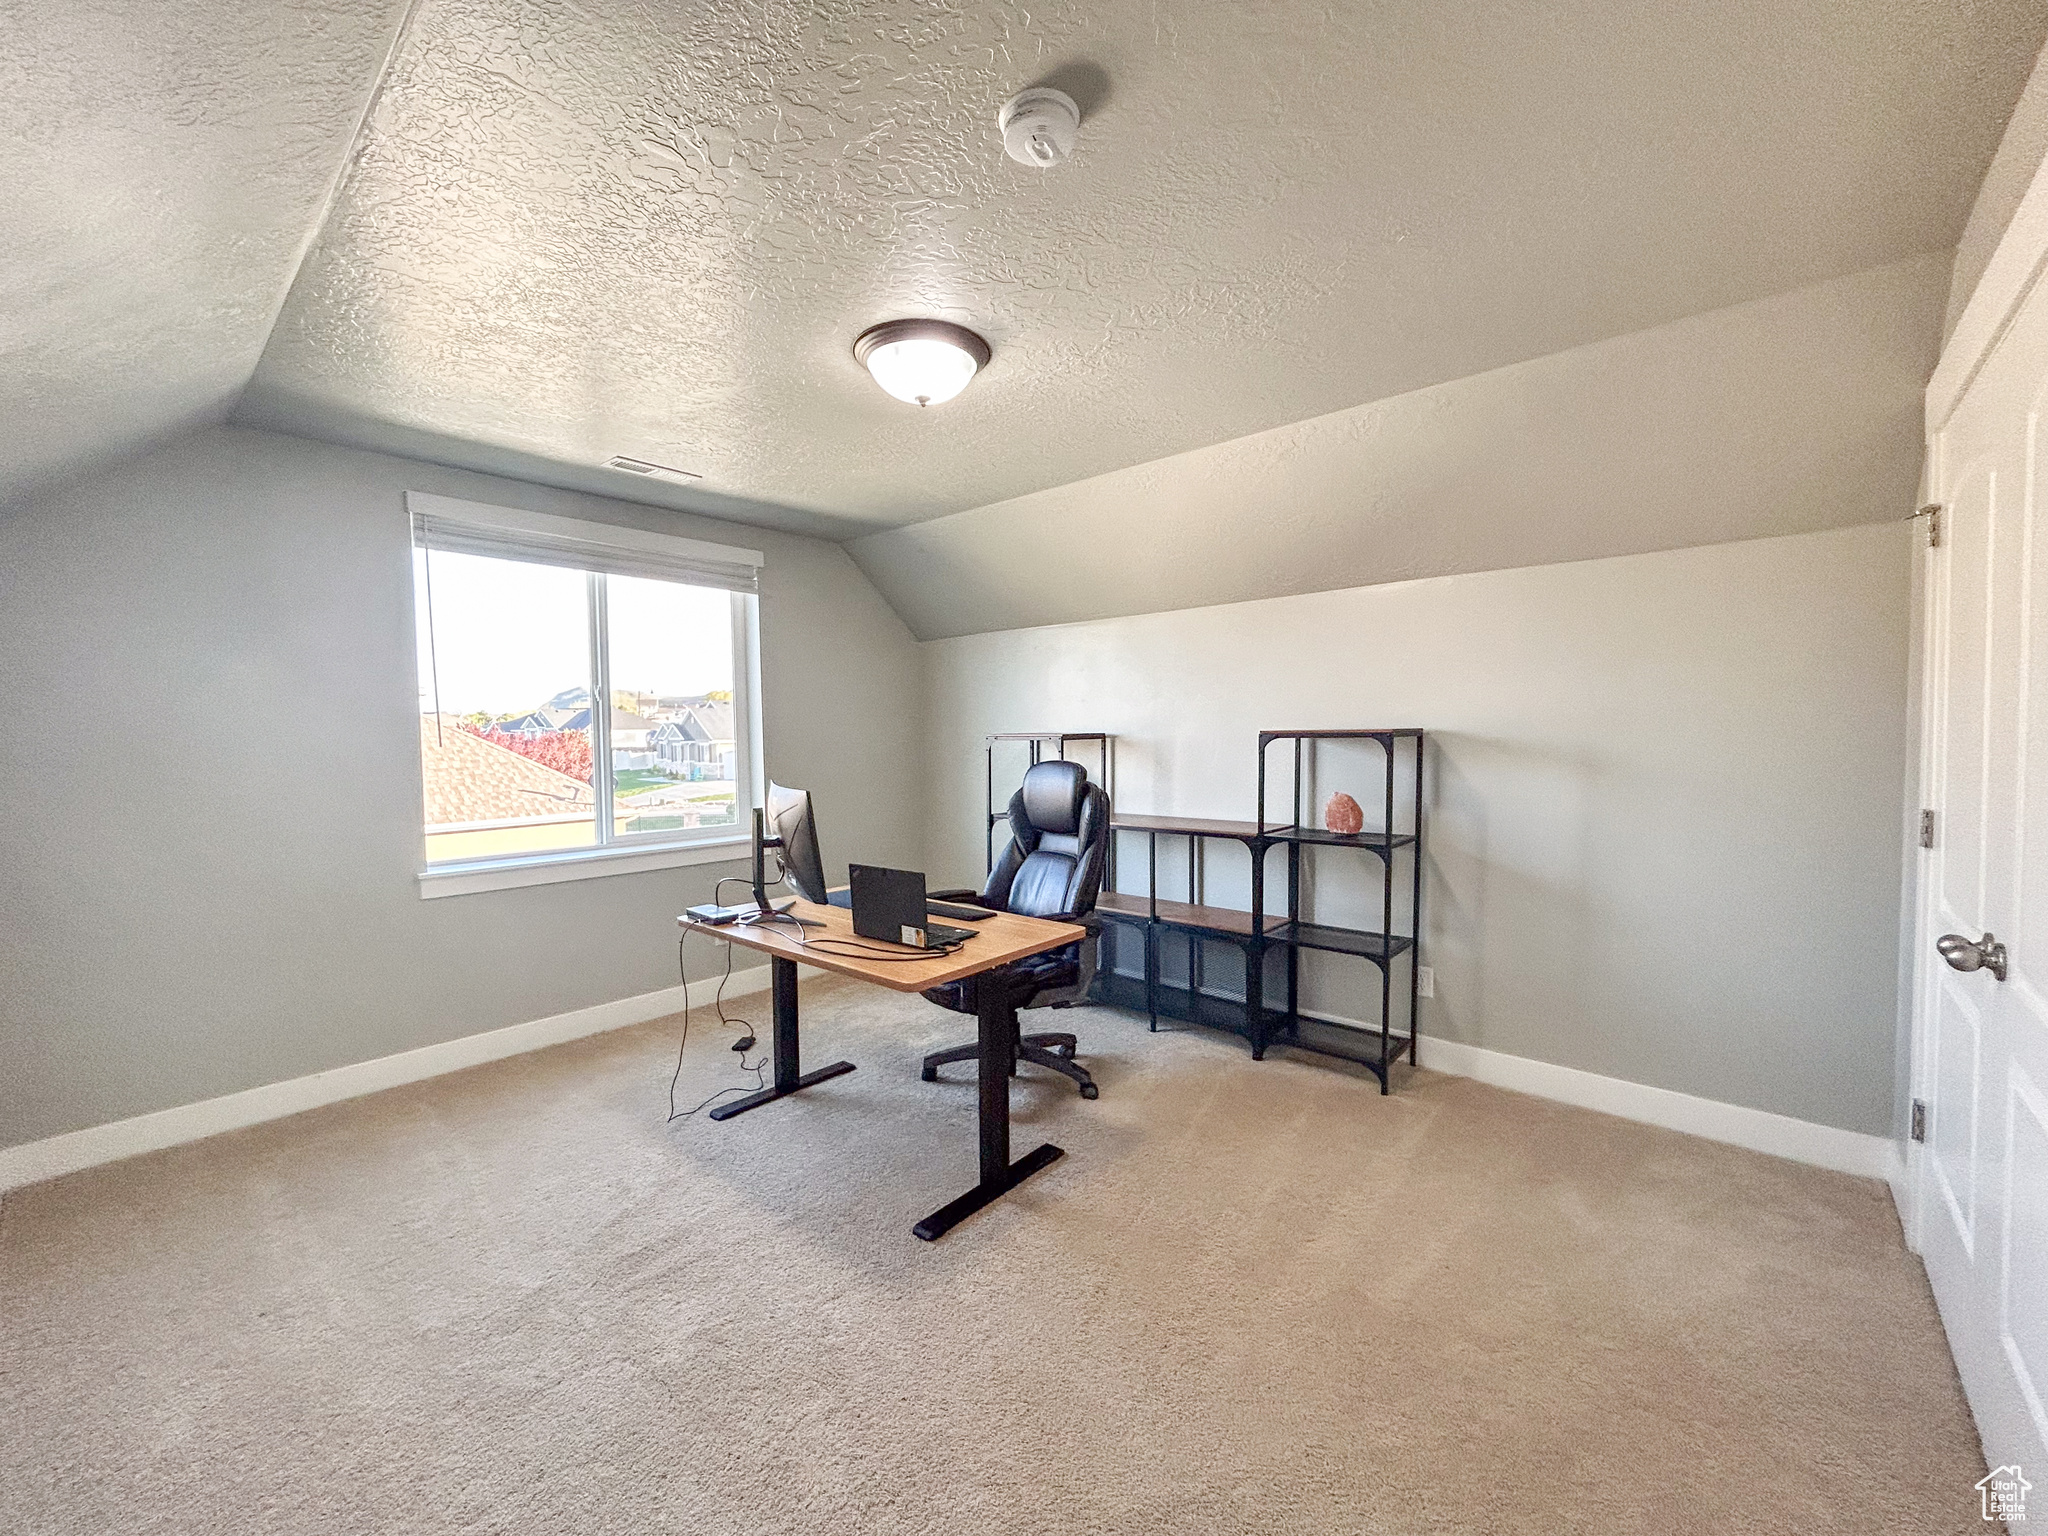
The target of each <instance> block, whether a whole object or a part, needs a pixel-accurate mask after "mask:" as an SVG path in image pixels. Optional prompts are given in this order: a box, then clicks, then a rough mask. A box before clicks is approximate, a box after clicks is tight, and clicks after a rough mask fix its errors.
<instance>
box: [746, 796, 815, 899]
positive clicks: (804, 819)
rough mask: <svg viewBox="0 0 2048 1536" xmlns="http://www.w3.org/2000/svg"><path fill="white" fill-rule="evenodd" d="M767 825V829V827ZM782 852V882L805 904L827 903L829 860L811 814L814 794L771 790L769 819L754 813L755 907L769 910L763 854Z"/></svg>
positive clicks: (768, 805) (761, 813) (766, 816)
mask: <svg viewBox="0 0 2048 1536" xmlns="http://www.w3.org/2000/svg"><path fill="white" fill-rule="evenodd" d="M764 821H765V826H764V824H763V823H764ZM768 848H779V849H781V850H782V878H783V879H784V880H785V881H787V882H788V884H789V887H790V889H791V890H793V891H795V892H796V893H797V895H799V896H801V897H803V899H804V900H805V901H814V902H817V903H819V904H820V905H823V904H824V901H825V860H824V858H823V856H822V855H821V854H820V853H819V852H818V821H817V817H816V816H815V815H814V814H813V813H812V811H811V792H810V791H809V790H807V789H785V788H784V787H783V786H782V785H780V784H774V783H771V784H770V785H769V786H768V804H767V807H766V811H765V815H764V813H763V812H762V811H756V812H754V904H755V906H757V907H759V908H760V909H761V910H762V911H763V912H766V911H767V910H768V888H767V881H766V878H765V876H766V873H767V870H766V867H765V860H764V857H763V851H764V850H765V849H768Z"/></svg>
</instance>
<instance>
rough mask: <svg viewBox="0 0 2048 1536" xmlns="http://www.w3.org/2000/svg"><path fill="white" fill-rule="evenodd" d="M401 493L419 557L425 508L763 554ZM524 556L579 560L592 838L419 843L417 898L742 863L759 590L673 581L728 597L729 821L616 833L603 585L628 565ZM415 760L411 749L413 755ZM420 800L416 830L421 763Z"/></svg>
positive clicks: (755, 785)
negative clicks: (604, 566)
mask: <svg viewBox="0 0 2048 1536" xmlns="http://www.w3.org/2000/svg"><path fill="white" fill-rule="evenodd" d="M406 503H407V507H408V510H409V511H410V513H411V524H412V536H411V538H410V540H409V542H408V557H409V556H410V553H411V551H413V550H416V549H421V548H425V549H426V550H427V551H428V558H429V559H431V558H432V550H433V548H434V546H433V544H432V543H431V542H430V541H428V540H424V539H423V538H422V536H421V534H420V532H419V527H420V519H421V518H422V517H427V518H436V519H443V520H447V521H455V522H460V523H463V524H466V525H469V526H471V527H475V528H484V529H492V530H499V531H503V532H504V533H506V534H508V535H511V536H513V537H514V538H516V537H517V535H519V534H521V533H537V534H542V535H545V536H550V537H554V538H557V539H560V538H571V539H577V540H580V541H582V542H585V543H588V544H589V545H590V546H591V548H592V549H593V550H603V549H605V548H607V547H610V548H612V549H614V550H616V551H619V552H621V553H626V554H628V555H630V554H631V553H635V552H637V553H643V554H644V553H646V552H648V551H656V552H663V551H666V552H672V553H673V554H674V555H675V556H677V557H680V558H686V559H692V560H706V561H710V562H713V563H715V564H723V565H725V566H728V567H731V568H734V569H738V568H742V567H752V568H754V569H755V570H758V568H759V567H760V566H761V565H762V564H763V563H764V562H763V560H762V557H761V554H760V552H759V551H756V550H747V549H738V548H733V547H729V546H726V545H719V544H707V543H704V542H703V541H701V540H696V539H685V538H682V537H679V536H676V535H672V534H660V533H654V532H651V531H649V530H646V529H640V528H625V527H620V526H616V525H613V524H607V523H594V522H588V521H583V520H580V519H574V518H562V517H556V516H553V515H550V514H543V513H534V512H525V511H521V510H517V509H514V508H509V507H495V506H489V505H486V504H484V503H481V502H469V501H459V500H456V499H455V498H452V497H446V496H437V495H432V494H429V493H426V492H420V491H408V492H407V493H406ZM492 558H501V559H507V560H517V559H519V555H518V553H517V552H516V551H515V550H510V549H508V550H507V551H506V552H505V553H504V554H502V555H493V556H492ZM533 563H539V564H555V565H558V566H565V567H567V568H571V569H578V570H580V571H581V574H582V576H583V579H584V610H585V614H586V617H587V619H588V622H589V626H590V628H589V655H590V678H589V681H588V686H589V688H590V695H591V708H590V750H591V780H592V783H591V792H592V800H593V802H594V804H593V815H592V831H593V834H594V836H595V838H596V842H595V844H594V845H593V846H591V847H587V848H562V849H550V850H547V851H544V852H532V853H508V854H498V855H494V856H492V857H489V858H480V859H449V860H444V861H441V862H438V863H429V862H427V861H426V858H425V849H424V846H422V849H421V864H420V869H419V872H418V875H417V879H418V882H419V893H420V895H421V897H422V898H433V897H440V896H460V895H467V894H470V893H472V892H477V891H492V890H505V889H510V888H513V887H517V886H526V885H547V884H554V883H556V882H559V881H567V880H588V879H595V878H598V877H601V876H605V875H616V874H634V873H639V872H642V871H646V870H655V869H672V868H677V867H680V866H684V865H691V864H710V863H738V862H742V861H744V860H745V859H746V858H747V856H748V848H749V845H750V842H751V839H752V832H751V829H750V823H751V820H752V814H753V810H754V808H755V807H756V806H759V805H760V804H762V803H763V800H764V798H765V795H766V788H767V786H766V784H765V782H764V780H763V778H762V770H761V707H760V701H761V643H760V639H761V637H760V599H759V596H758V594H757V592H755V591H751V590H742V589H740V588H738V587H735V586H731V585H727V584H725V583H724V582H721V581H717V580H705V581H697V582H688V581H684V582H678V583H677V585H685V586H687V585H696V586H703V587H709V588H711V589H712V590H721V589H722V590H724V591H725V592H726V594H727V596H728V598H729V600H730V609H731V615H732V658H733V669H732V670H733V677H732V693H733V751H734V756H735V762H734V782H733V813H734V814H733V822H732V824H731V825H729V826H717V827H702V828H697V829H695V830H691V831H670V830H665V831H658V832H645V833H630V832H629V833H623V834H621V833H620V832H619V831H618V830H617V827H616V822H615V817H616V812H617V805H616V789H615V779H614V775H615V774H616V772H617V768H616V765H615V764H614V763H613V760H612V719H611V636H610V627H609V618H610V613H609V603H610V593H609V587H608V584H607V583H608V576H609V574H629V575H630V574H635V573H634V572H631V571H625V572H613V573H607V572H603V571H594V570H588V569H583V568H581V567H577V566H573V565H570V564H569V562H568V561H566V560H561V559H557V560H553V561H535V562H533ZM409 565H410V559H409V558H408V566H409ZM413 592H414V606H413V610H412V611H413V627H414V633H415V634H417V633H418V626H419V622H420V614H419V611H418V608H417V606H416V604H417V586H416V584H415V585H414V588H413ZM418 687H419V684H418V678H417V675H415V677H414V679H413V693H414V698H415V702H416V703H417V698H418ZM419 761H420V759H419V758H418V756H417V754H415V757H414V762H415V764H418V763H419ZM418 803H419V820H418V828H419V830H420V834H421V837H422V839H424V837H425V830H426V775H425V771H424V768H423V767H422V768H421V769H420V799H419V802H418Z"/></svg>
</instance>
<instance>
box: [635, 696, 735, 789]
mask: <svg viewBox="0 0 2048 1536" xmlns="http://www.w3.org/2000/svg"><path fill="white" fill-rule="evenodd" d="M663 702H664V703H665V704H667V703H669V702H670V701H668V700H664V701H663ZM648 745H649V746H650V748H652V750H653V753H654V759H655V766H657V767H659V768H661V769H663V770H664V771H666V772H668V773H672V774H674V775H676V777H678V778H683V779H733V778H736V777H737V776H738V760H739V752H738V745H737V742H736V741H735V739H734V736H733V716H732V704H731V703H730V701H728V700H724V699H685V700H680V701H676V702H675V703H674V713H673V715H671V717H670V718H669V719H667V720H664V721H662V722H661V723H660V724H658V725H656V726H655V727H654V728H653V730H652V732H651V733H650V734H649V737H648Z"/></svg>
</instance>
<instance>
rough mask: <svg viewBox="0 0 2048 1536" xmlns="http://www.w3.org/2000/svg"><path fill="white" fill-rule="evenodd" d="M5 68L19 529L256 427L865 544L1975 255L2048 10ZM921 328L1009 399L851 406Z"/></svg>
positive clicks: (1568, 14)
mask: <svg viewBox="0 0 2048 1536" xmlns="http://www.w3.org/2000/svg"><path fill="white" fill-rule="evenodd" d="M5 14H6V15H7V17H8V26H9V28H10V32H11V35H12V37H13V38H18V39H20V40H21V41H20V43H19V44H16V43H14V42H10V44H9V46H8V47H7V48H6V49H5V50H4V52H0V154H4V156H5V161H6V166H7V202H8V210H7V211H8V217H6V218H5V219H0V356H4V364H5V371H4V375H0V415H4V416H5V418H6V419H7V420H8V421H9V422H10V423H18V424H22V425H23V426H24V427H25V428H26V430H25V431H23V432H22V434H21V437H20V439H19V440H18V441H17V442H15V443H12V444H10V445H8V447H7V448H6V450H5V462H4V464H0V473H4V475H5V477H6V478H5V479H4V480H0V494H4V493H5V491H6V490H7V488H8V486H9V485H10V484H14V485H20V484H26V483H28V482H29V481H30V480H32V479H33V478H35V477H36V476H38V475H45V474H48V473H51V472H54V470H56V469H59V468H62V467H64V466H66V465H68V464H71V463H73V462H79V461H82V460H83V459H85V458H86V457H89V456H90V455H91V454H92V453H94V452H107V451H113V450H115V449H117V448H119V447H120V446H122V445H123V444H125V443H128V442H131V441H139V440H141V439H144V438H146V437H148V436H149V435H151V434H160V433H162V432H165V431H169V430H173V429H175V428H176V427H178V426H179V425H181V424H184V423H186V422H189V421H193V420H200V419H208V418H211V417H217V416H218V415H219V414H221V413H223V412H225V411H227V410H229V409H230V408H232V409H234V411H235V413H236V415H237V417H238V418H239V419H241V420H244V421H249V422H254V423H260V424H266V425H272V426H278V427H283V428H286V429H289V430H293V431H298V432H303V433H307V434H310V435H314V436H321V437H327V438H331V439H334V440H338V441H344V442H356V443H362V444H365V445H370V446H380V447H393V448H399V449H402V450H405V451H410V452H415V453H419V454H422V455H424V456H427V457H433V458H440V459H444V460H448V461H450V462H458V463H470V464H474V465H476V466H477V467H483V468H510V469H514V470H516V471H517V472H520V473H525V474H528V475H530V476H532V477H533V478H537V479H553V480H556V481H559V482H561V483H568V484H580V485H584V486H587V487H589V488H603V489H608V490H611V491H613V492H614V493H616V494H628V495H638V496H640V497H641V498H642V499H649V500H655V501H658V502H660V501H665V502H667V503H669V504H671V505H695V506H702V507H708V508H711V509H715V510H722V511H725V512H726V513H727V514H728V515H735V516H740V517H743V518H748V519H751V520H755V521H759V522H762V523H766V524H773V525H779V526H783V527H788V528H793V529H797V530H800V531H810V532H820V533H825V534H828V535H833V536H840V537H845V536H851V535H854V534H858V533H862V532H867V531H871V530H874V529H879V528H887V527H891V526H896V525H901V524H906V523H914V522H918V521H921V520H924V519H929V518H933V517H936V516H939V515H942V514H946V513H950V512H956V511H959V510H961V509H965V508H971V507H980V506H984V505H986V504H989V503H993V502H999V501H1004V500H1006V499H1009V498H1015V497H1019V496H1023V495H1025V494H1027V493H1030V492H1034V491H1039V490H1043V489H1045V488H1048V487H1052V486H1058V485H1063V484H1067V483H1069V482H1073V481H1076V480H1080V479H1083V478H1085V477H1089V476H1094V475H1099V474H1102V473H1104V472H1106V471H1110V470H1114V469H1117V468H1119V467H1122V466H1126V465H1131V464H1136V463H1140V462H1145V461H1149V460H1153V459H1157V458H1160V457H1162V456H1165V455H1169V454H1175V453H1180V452H1183V451H1186V450H1188V449H1191V448H1196V447H1200V446H1202V445H1205V444H1210V443H1216V442H1220V441H1223V440H1226V439H1232V438H1237V437H1241V436H1243V435H1245V434H1247V433H1252V432H1256V431H1260V430H1262V429H1266V428H1270V427H1274V426H1276V425H1279V424H1282V423H1286V422H1292V421H1297V420H1301V419H1303V418H1307V417H1312V416H1317V415H1320V414H1323V413H1327V412H1331V411H1337V410H1342V409H1345V408H1348V407H1352V406H1356V405H1359V404H1361V403H1363V402H1368V401H1373V400H1379V399H1383V398H1386V397H1389V396H1393V395H1397V394H1401V393H1403V392H1406V391H1411V390H1415V389H1418V388H1422V387H1424V386H1428V385H1432V384H1436V383H1439V382H1442V381H1446V380H1450V379H1456V378H1461V377H1464V376H1467V375H1471V374H1474V373H1477V372H1480V371H1482V370H1486V369H1490V368H1496V367H1500V366H1503V365H1506V364H1510V363H1514V362H1516V361H1518V360H1522V359H1527V358H1532V357H1536V356H1540V355H1545V354H1549V353H1554V352H1558V351H1560V350H1562V349H1566V348H1570V347H1575V346H1580V345H1584V344H1586V343H1589V342H1592V341H1597V340H1599V339H1601V338H1605V337H1611V336H1617V335H1621V334H1623V333H1627V332H1632V331H1636V330H1639V329H1642V328H1644V327H1649V326H1654V325H1659V324H1662V323H1664V322H1668V321H1671V320H1674V319H1677V318H1679V317H1682V316H1686V315H1692V314H1696V313H1700V312H1702V311H1706V310H1710V309H1714V308H1717V307H1720V306H1726V305H1731V304H1738V303H1742V302H1745V301H1749V300H1753V299H1757V298H1761V297H1764V296H1766V295H1771V294H1777V293H1783V292H1786V291H1788V290H1791V289H1795V288H1799V287H1801V286H1803V285H1808V284H1812V283H1815V282H1819V281H1821V280H1824V279H1828V278H1832V277H1837V276H1841V275H1843V274H1847V273H1851V272H1857V271H1861V270H1864V269H1868V268H1873V267H1877V266H1880V265H1883V264H1885V263H1888V262H1894V261H1897V260H1899V259H1901V258H1903V257H1907V256H1911V255H1914V254H1916V253H1922V252H1928V251H1934V250H1939V249H1942V248H1945V247H1947V246H1951V245H1953V244H1954V242H1955V240H1956V237H1957V234H1958V232H1959V230H1960V229H1961V227H1962V224H1963V220H1964V217H1965V215H1966V213H1967V211H1968V208H1969V204H1970V200H1971V196H1972V193H1973V191H1974V190H1975V187H1976V185H1977V182H1978V180H1979V178H1980V177H1981V176H1982V174H1983V171H1984V167H1985V164H1986V163H1987V161H1988V159H1989V157H1990V154H1991V151H1992V149H1993V147H1994V145H1995V144H1996V142H1997V139H1998V134H1999V131H2000V128H2001V126H2002V124H2003V122H2004V119H2005V116H2006V114H2007V112H2008V111H2009V110H2010V108H2011V105H2012V102H2013V100H2014V98H2015V97H2016V96H2017V94H2018V92H2019V89H2020V85H2021V82H2022V81H2023V80H2024V78H2025V76H2026V73H2027V70H2028V68H2029V66H2030V65H2031V63H2032V62H2033V59H2034V55H2035V53H2036V51H2037V50H2038V49H2039V47H2040V45H2041V42H2042V35H2043V32H2044V30H2048V15H2044V13H2043V11H2042V8H2041V7H2040V6H2039V4H2038V3H2037V0H1977V3H1973V4H1970V5H1967V6H1965V5H1958V4H1956V3H1954V0H1720V3H1717V4H1714V5H1701V6H1675V5H1672V4H1670V3H1669V0H1544V3H1540V4H1539V3H1533V0H1532V3H1526V4H1515V5H1506V6H1503V5H1497V4H1495V5H1478V4H1466V3H1446V0H1380V3H1375V4H1338V3H1332V0H1320V3H1319V0H1264V3H1245V4H1232V5H1220V4H1215V3H1213V0H1090V3H1088V4H1080V3H1063V0H1047V3H1044V4H1033V5H1030V6H1029V7H1026V6H1025V5H1022V4H1010V3H1003V0H951V3H945V4H939V3H933V0H923V3H913V0H879V3H877V0H869V3H833V0H819V3H811V4H784V3H775V0H766V3H762V0H756V3H751V4H739V3H733V0H711V3H705V4H694V5H668V4H660V3H656V0H415V3H414V4H413V5H412V6H411V8H410V12H409V14H408V13H406V12H405V10H404V7H403V6H402V4H401V0H382V3H365V0H327V3H320V0H286V3H280V0H153V3H152V0H73V3H66V4H61V5H57V6H54V7H44V8H42V9H32V8H31V7H29V6H28V5H26V4H24V3H18V0H9V3H8V4H7V5H6V7H5ZM394 38H396V39H397V41H396V44H395V46H394V43H393V40H394ZM1042 81H1051V82H1053V83H1058V84H1063V85H1065V86H1066V88H1067V89H1069V91H1070V92H1071V93H1072V94H1074V95H1075V96H1076V97H1078V98H1079V99H1080V100H1081V101H1082V104H1083V106H1084V108H1085V109H1086V121H1085V122H1084V125H1083V128H1082V133H1081V141H1080V145H1079V148H1078V150H1077V152H1076V154H1075V156H1074V158H1073V160H1072V161H1071V162H1069V163H1068V164H1067V165H1065V166H1063V167H1060V168H1058V169H1056V170H1053V171H1050V172H1041V171H1035V170H1031V169H1027V168H1025V167H1022V166H1019V165H1016V164H1013V163H1011V162H1010V161H1008V160H1006V159H1004V158H1003V156H1002V153H1001V148H1000V144H999V142H998V139H997V135H996V132H995V113H996V109H997V107H998V106H999V105H1000V104H1001V102H1002V101H1003V100H1004V99H1005V98H1006V97H1008V96H1009V95H1010V94H1012V93H1013V92H1014V91H1016V90H1017V89H1019V88H1021V87H1023V86H1025V85H1028V84H1032V83H1035V82H1042ZM373 102H374V105H372V103H373ZM366 108H367V111H366ZM922 314H932V315H942V316H945V317H947V318H951V319H954V320H958V321H961V322H963V323H965V324H968V325H971V326H973V327H974V328H975V329H977V330H979V331H980V332H982V333H983V334H984V335H986V336H987V337H988V338H989V340H990V341H991V342H992V343H993V345H994V348H995V357H994V361H993V362H992V364H991V365H990V367H989V368H988V370H987V371H986V373H985V375H984V376H983V377H982V378H981V379H979V380H978V381H977V382H976V383H975V384H974V386H973V387H972V388H971V389H969V391H968V392H967V393H966V394H965V395H964V396H962V397H961V398H960V399H959V400H958V401H956V402H954V403H953V404H951V405H949V406H946V407H944V408H941V409H934V410H931V411H924V412H920V411H918V410H916V409H914V408H911V407H906V406H902V405H899V404H898V403H897V402H895V401H893V400H891V399H889V398H887V397H886V396H884V395H883V394H882V393H881V392H880V391H879V390H877V389H876V388H875V387H874V386H873V385H872V383H870V382H869V381H868V380H867V379H866V377H865V376H864V375H863V374H862V373H861V372H860V370H859V369H858V367H857V366H856V365H855V363H854V361H853V359H852V356H851V345H852V341H853V338H854V336H855V335H856V334H857V333H858V332H859V331H860V330H861V329H863V328H864V327H865V326H867V325H869V324H871V323H873V322H874V321H877V320H880V319H885V318H890V317H893V316H897V315H922ZM259 355H260V356H259ZM614 453H626V454H631V455H634V456H636V457H640V458H646V459H653V460H656V461H660V462H665V463H671V464H676V465H679V466H681V467H683V468H686V469H690V470H693V471H697V472H699V473H700V474H701V475H702V476H703V477H704V478H703V480H702V482H701V485H700V486H699V487H697V488H696V489H694V490H681V489H679V490H674V491H669V490H665V489H662V488H659V487H654V486H649V485H645V484H643V483H639V482H632V481H629V480H627V479H626V477H624V476H621V475H618V474H617V473H616V472H612V471H606V470H603V469H601V468H598V467H597V466H598V465H600V464H601V462H602V460H603V459H604V458H606V457H607V456H609V455H611V454H614Z"/></svg>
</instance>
